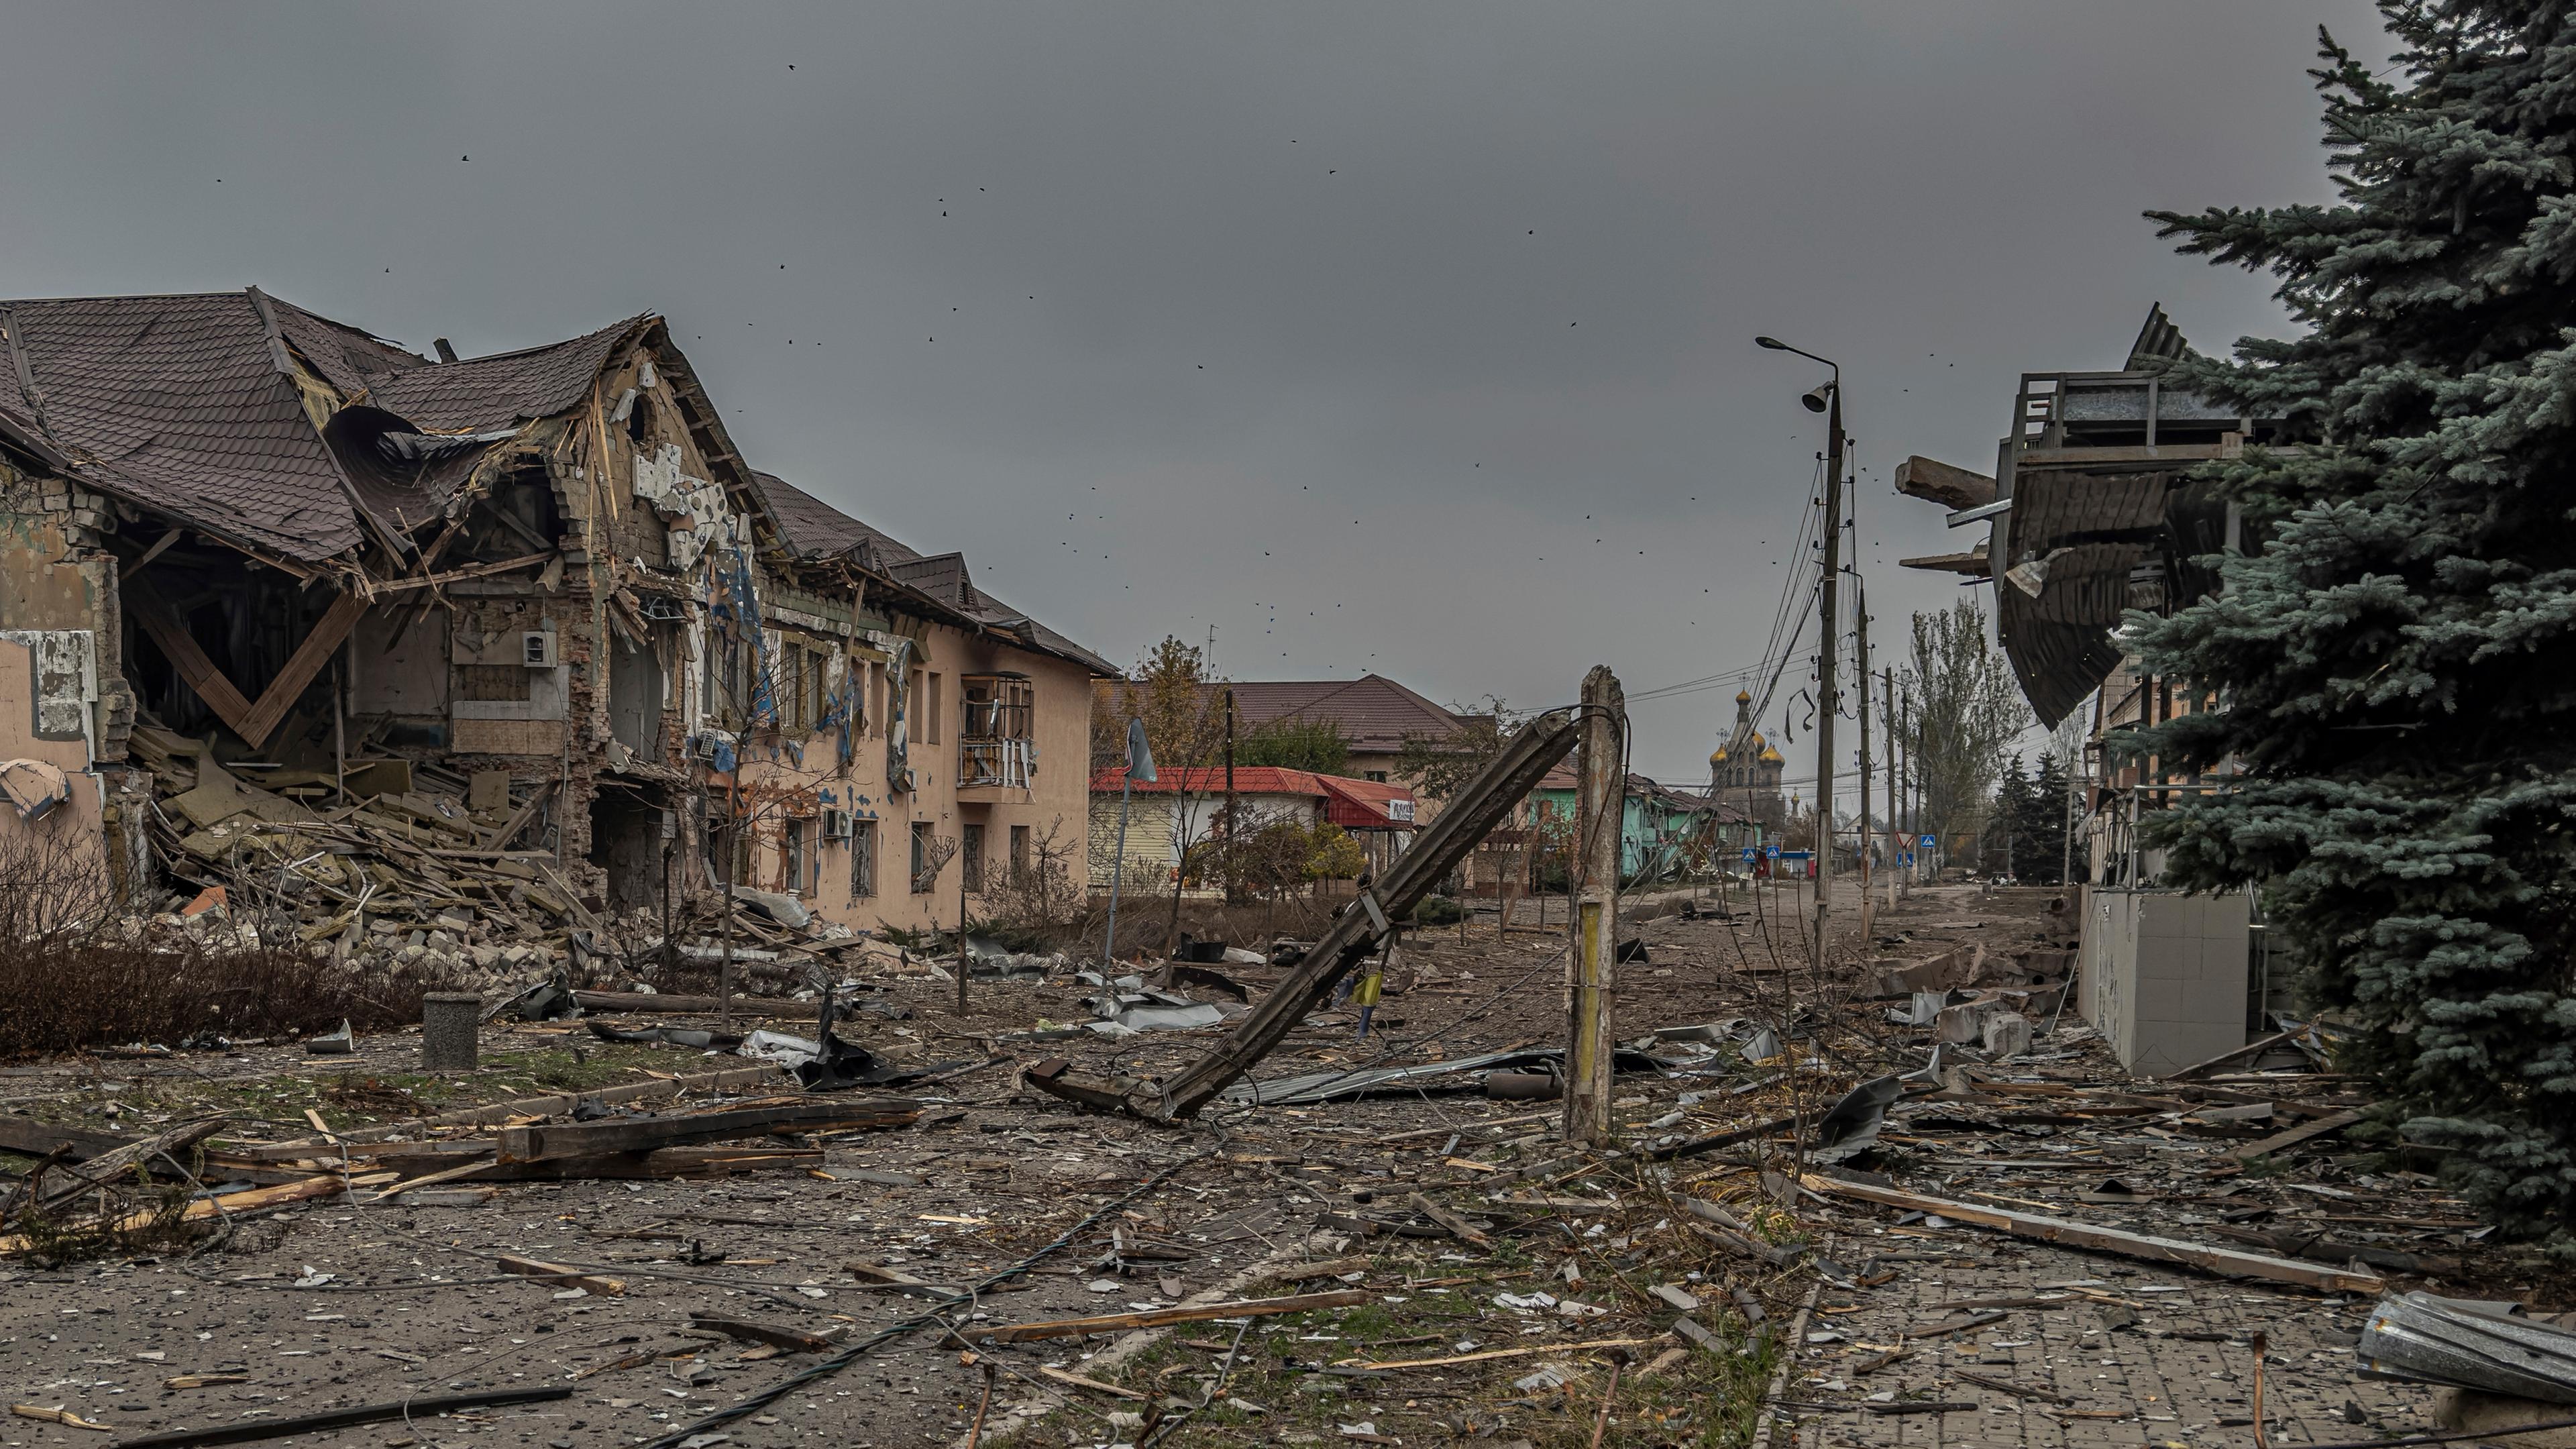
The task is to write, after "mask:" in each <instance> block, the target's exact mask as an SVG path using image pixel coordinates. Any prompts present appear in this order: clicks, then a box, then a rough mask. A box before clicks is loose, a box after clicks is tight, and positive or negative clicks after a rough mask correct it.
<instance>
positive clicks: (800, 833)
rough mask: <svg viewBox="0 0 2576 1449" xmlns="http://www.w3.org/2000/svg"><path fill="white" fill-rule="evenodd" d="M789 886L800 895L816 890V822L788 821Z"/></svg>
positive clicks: (809, 893)
mask: <svg viewBox="0 0 2576 1449" xmlns="http://www.w3.org/2000/svg"><path fill="white" fill-rule="evenodd" d="M786 849H787V888H788V889H789V890H790V891H793V892H795V893H797V894H798V895H811V894H813V890H814V875H813V869H814V822H813V821H811V820H790V821H788V822H787V846H786Z"/></svg>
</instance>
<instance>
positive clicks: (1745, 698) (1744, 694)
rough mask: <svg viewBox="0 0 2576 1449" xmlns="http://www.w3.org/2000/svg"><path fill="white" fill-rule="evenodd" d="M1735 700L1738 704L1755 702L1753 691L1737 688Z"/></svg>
mask: <svg viewBox="0 0 2576 1449" xmlns="http://www.w3.org/2000/svg"><path fill="white" fill-rule="evenodd" d="M1735 702H1736V703H1737V704H1751V703H1752V702H1753V691H1751V690H1749V689H1739V690H1737V691H1736V692H1735Z"/></svg>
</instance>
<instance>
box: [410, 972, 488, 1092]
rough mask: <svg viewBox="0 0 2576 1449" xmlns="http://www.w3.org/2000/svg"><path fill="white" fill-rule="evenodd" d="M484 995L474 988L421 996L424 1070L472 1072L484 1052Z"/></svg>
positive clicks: (422, 1065)
mask: <svg viewBox="0 0 2576 1449" xmlns="http://www.w3.org/2000/svg"><path fill="white" fill-rule="evenodd" d="M482 1016H483V998H482V997H481V996H479V995H477V994H475V993H474V992H471V991H433V992H430V993H429V994H427V995H425V996H423V997H422V998H421V999H420V1069H421V1070H422V1071H424V1072H470V1071H472V1070H474V1067H475V1064H476V1062H477V1061H478V1060H479V1058H480V1054H481V1046H482V1042H481V1038H480V1035H479V1033H480V1032H481V1030H482Z"/></svg>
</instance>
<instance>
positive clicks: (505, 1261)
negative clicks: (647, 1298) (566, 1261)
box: [494, 1253, 626, 1298]
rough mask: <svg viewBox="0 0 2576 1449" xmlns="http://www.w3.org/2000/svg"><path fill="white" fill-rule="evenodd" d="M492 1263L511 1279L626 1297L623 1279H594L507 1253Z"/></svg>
mask: <svg viewBox="0 0 2576 1449" xmlns="http://www.w3.org/2000/svg"><path fill="white" fill-rule="evenodd" d="M494 1261H495V1262H496V1263H498V1264H499V1266H500V1269H501V1271H502V1272H504V1273H508V1274H510V1275H512V1276H513V1277H519V1278H540V1279H543V1280H545V1281H546V1282H549V1283H568V1284H570V1285H572V1286H573V1287H575V1288H584V1289H588V1290H589V1291H590V1292H593V1293H604V1294H606V1295H608V1296H609V1297H611V1298H622V1297H624V1296H625V1295H626V1280H625V1279H623V1278H600V1277H594V1276H592V1275H591V1274H588V1273H584V1272H582V1271H581V1270H580V1269H578V1268H567V1267H565V1266H564V1265H563V1264H561V1263H548V1262H545V1261H543V1260H541V1259H537V1258H521V1257H517V1256H514V1255H512V1254H509V1253H503V1254H501V1255H500V1257H498V1258H497V1259H495V1260H494Z"/></svg>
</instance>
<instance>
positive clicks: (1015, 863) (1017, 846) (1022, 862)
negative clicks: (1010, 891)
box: [1011, 825, 1029, 887]
mask: <svg viewBox="0 0 2576 1449" xmlns="http://www.w3.org/2000/svg"><path fill="white" fill-rule="evenodd" d="M1028 883H1029V828H1028V827H1027V826H1025V825H1014V826H1012V827H1011V884H1013V885H1015V886H1021V887H1026V886H1027V885H1028Z"/></svg>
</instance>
